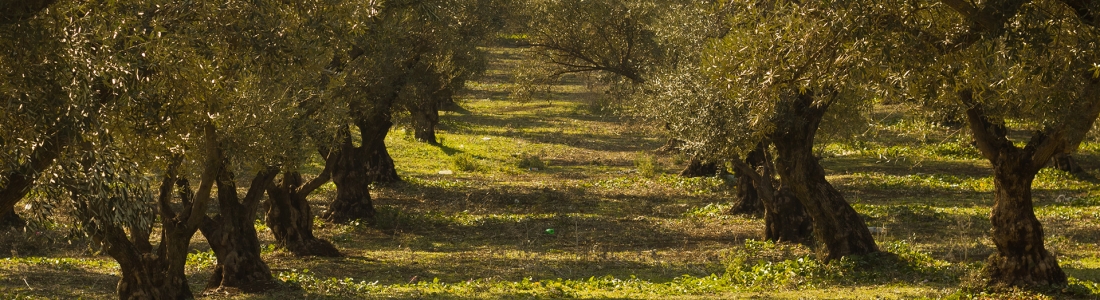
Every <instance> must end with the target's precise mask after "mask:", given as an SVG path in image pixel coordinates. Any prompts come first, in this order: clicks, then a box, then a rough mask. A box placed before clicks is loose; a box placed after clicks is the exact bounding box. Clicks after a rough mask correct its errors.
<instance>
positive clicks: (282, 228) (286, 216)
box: [267, 168, 342, 257]
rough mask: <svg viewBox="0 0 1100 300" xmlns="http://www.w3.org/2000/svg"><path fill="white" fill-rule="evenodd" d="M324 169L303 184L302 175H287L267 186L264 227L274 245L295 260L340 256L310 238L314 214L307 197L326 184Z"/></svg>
mask: <svg viewBox="0 0 1100 300" xmlns="http://www.w3.org/2000/svg"><path fill="white" fill-rule="evenodd" d="M328 172H329V170H328V169H327V168H326V169H325V170H324V171H322V172H321V175H319V176H317V178H314V179H313V180H311V181H310V182H309V183H305V184H303V182H302V175H301V174H299V173H298V172H296V171H291V172H286V173H284V174H283V179H282V180H280V181H278V182H276V183H273V184H270V185H268V187H267V195H268V201H269V203H268V206H267V227H269V228H271V233H272V234H273V235H275V243H276V244H278V245H279V247H282V248H283V249H286V250H288V251H290V252H291V253H294V255H297V256H326V257H339V256H342V255H341V254H340V251H339V250H337V249H336V246H333V245H332V243H331V242H329V241H326V240H324V239H320V238H317V237H316V236H314V235H313V214H312V213H310V207H309V201H308V200H306V196H308V195H309V193H311V192H313V190H315V189H317V187H320V186H321V184H324V182H327V181H328V177H329V175H328Z"/></svg>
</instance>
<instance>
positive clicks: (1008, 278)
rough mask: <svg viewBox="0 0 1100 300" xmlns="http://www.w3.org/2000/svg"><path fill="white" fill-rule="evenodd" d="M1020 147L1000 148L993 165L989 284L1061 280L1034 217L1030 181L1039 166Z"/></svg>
mask: <svg viewBox="0 0 1100 300" xmlns="http://www.w3.org/2000/svg"><path fill="white" fill-rule="evenodd" d="M1019 152H1021V151H1002V153H1001V155H999V158H1000V159H998V160H997V161H996V162H994V165H993V173H994V177H993V183H994V196H993V203H994V204H993V211H992V212H991V213H990V216H989V220H990V221H991V222H992V223H993V232H992V236H993V244H995V245H996V246H997V252H995V253H993V255H991V256H990V257H989V260H988V263H987V266H986V271H987V273H988V274H987V275H988V276H989V278H990V279H992V282H991V283H993V284H1005V285H1009V286H1030V285H1048V284H1065V283H1066V274H1065V273H1063V272H1062V268H1061V267H1059V266H1058V260H1057V259H1055V258H1054V255H1052V254H1051V253H1050V252H1048V251H1047V250H1046V248H1044V247H1043V226H1042V224H1040V223H1039V219H1038V218H1036V217H1035V211H1034V208H1033V207H1032V202H1031V182H1032V180H1034V179H1035V174H1036V173H1038V171H1039V168H1036V167H1033V166H1030V165H1029V163H1028V158H1027V157H1024V156H1023V155H1021V154H1022V153H1019Z"/></svg>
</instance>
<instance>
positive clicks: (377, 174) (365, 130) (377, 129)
mask: <svg viewBox="0 0 1100 300" xmlns="http://www.w3.org/2000/svg"><path fill="white" fill-rule="evenodd" d="M356 125H358V126H359V132H360V135H361V137H362V140H363V146H362V147H361V148H362V149H361V150H360V151H362V152H361V153H362V155H364V156H365V157H364V158H365V159H363V160H360V162H361V163H362V164H363V166H362V167H363V168H366V172H367V176H368V177H369V179H370V182H372V183H374V182H383V183H384V182H399V181H401V177H400V176H397V167H396V165H394V163H393V158H392V157H390V152H389V151H388V150H386V135H388V134H389V133H390V128H391V127H393V122H391V121H390V118H389V117H387V116H375V117H373V118H370V119H368V120H364V121H363V122H359V123H358V124H356Z"/></svg>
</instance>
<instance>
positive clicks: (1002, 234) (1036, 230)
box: [959, 91, 1100, 287]
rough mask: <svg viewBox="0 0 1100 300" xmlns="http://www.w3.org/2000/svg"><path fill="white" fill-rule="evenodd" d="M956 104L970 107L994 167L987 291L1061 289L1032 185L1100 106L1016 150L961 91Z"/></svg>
mask: <svg viewBox="0 0 1100 300" xmlns="http://www.w3.org/2000/svg"><path fill="white" fill-rule="evenodd" d="M959 98H960V99H961V100H962V101H963V103H965V104H967V105H969V106H970V107H969V108H968V109H967V110H966V115H967V121H969V125H970V131H971V133H972V134H973V136H974V139H975V141H976V144H977V146H978V150H980V151H981V153H982V156H984V157H985V158H986V159H988V160H989V162H990V163H991V164H992V165H993V188H994V189H993V193H994V194H993V211H992V212H990V214H989V220H990V222H991V223H992V224H993V231H992V234H991V235H992V237H993V244H994V245H996V246H997V252H994V253H993V254H992V255H990V256H989V259H988V261H987V263H986V269H985V273H986V275H987V276H988V277H989V279H990V280H989V283H990V285H993V286H999V285H1007V286H1024V287H1027V286H1037V285H1065V284H1066V283H1067V279H1066V274H1065V273H1063V272H1062V268H1061V267H1059V266H1058V260H1057V259H1055V258H1054V255H1052V254H1051V253H1050V252H1048V251H1047V250H1046V248H1044V246H1043V226H1042V224H1040V223H1039V219H1038V218H1036V217H1035V210H1034V207H1033V206H1032V202H1031V183H1032V181H1033V180H1034V179H1035V174H1037V173H1038V172H1039V169H1041V168H1042V167H1043V166H1044V165H1046V164H1047V163H1048V162H1049V161H1050V159H1051V158H1052V157H1054V156H1056V155H1057V154H1058V153H1065V152H1064V151H1065V149H1066V148H1067V147H1069V148H1076V147H1077V145H1078V144H1080V142H1081V140H1082V139H1083V138H1084V135H1085V133H1086V132H1088V129H1090V128H1092V123H1093V120H1096V116H1097V114H1098V113H1100V104H1093V105H1092V107H1090V108H1089V109H1086V110H1081V112H1082V113H1084V114H1085V116H1083V117H1082V118H1076V119H1067V120H1068V121H1066V122H1064V123H1068V124H1067V125H1068V126H1067V125H1064V126H1049V127H1047V128H1044V130H1043V131H1037V132H1035V133H1034V134H1033V135H1032V136H1031V139H1030V140H1029V141H1028V143H1027V146H1025V147H1023V148H1019V147H1017V146H1016V145H1015V144H1013V143H1012V141H1011V140H1009V139H1008V137H1007V134H1008V130H1007V128H1005V127H1004V124H1003V122H995V121H994V120H991V119H990V118H989V116H987V115H985V112H984V109H983V108H982V106H981V104H980V103H978V102H977V101H975V100H974V99H973V95H972V94H971V92H970V91H961V92H960V93H959Z"/></svg>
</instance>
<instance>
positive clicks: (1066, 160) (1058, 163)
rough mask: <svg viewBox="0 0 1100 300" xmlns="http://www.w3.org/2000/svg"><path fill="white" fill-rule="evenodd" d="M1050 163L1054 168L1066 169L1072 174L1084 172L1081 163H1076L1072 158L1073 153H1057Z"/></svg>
mask: <svg viewBox="0 0 1100 300" xmlns="http://www.w3.org/2000/svg"><path fill="white" fill-rule="evenodd" d="M1052 164H1053V167H1054V168H1055V169H1058V170H1062V171H1066V172H1069V173H1072V174H1079V173H1084V172H1085V169H1084V168H1081V165H1079V164H1077V160H1075V159H1073V155H1070V154H1069V153H1059V154H1057V155H1054V159H1053V161H1052Z"/></svg>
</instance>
